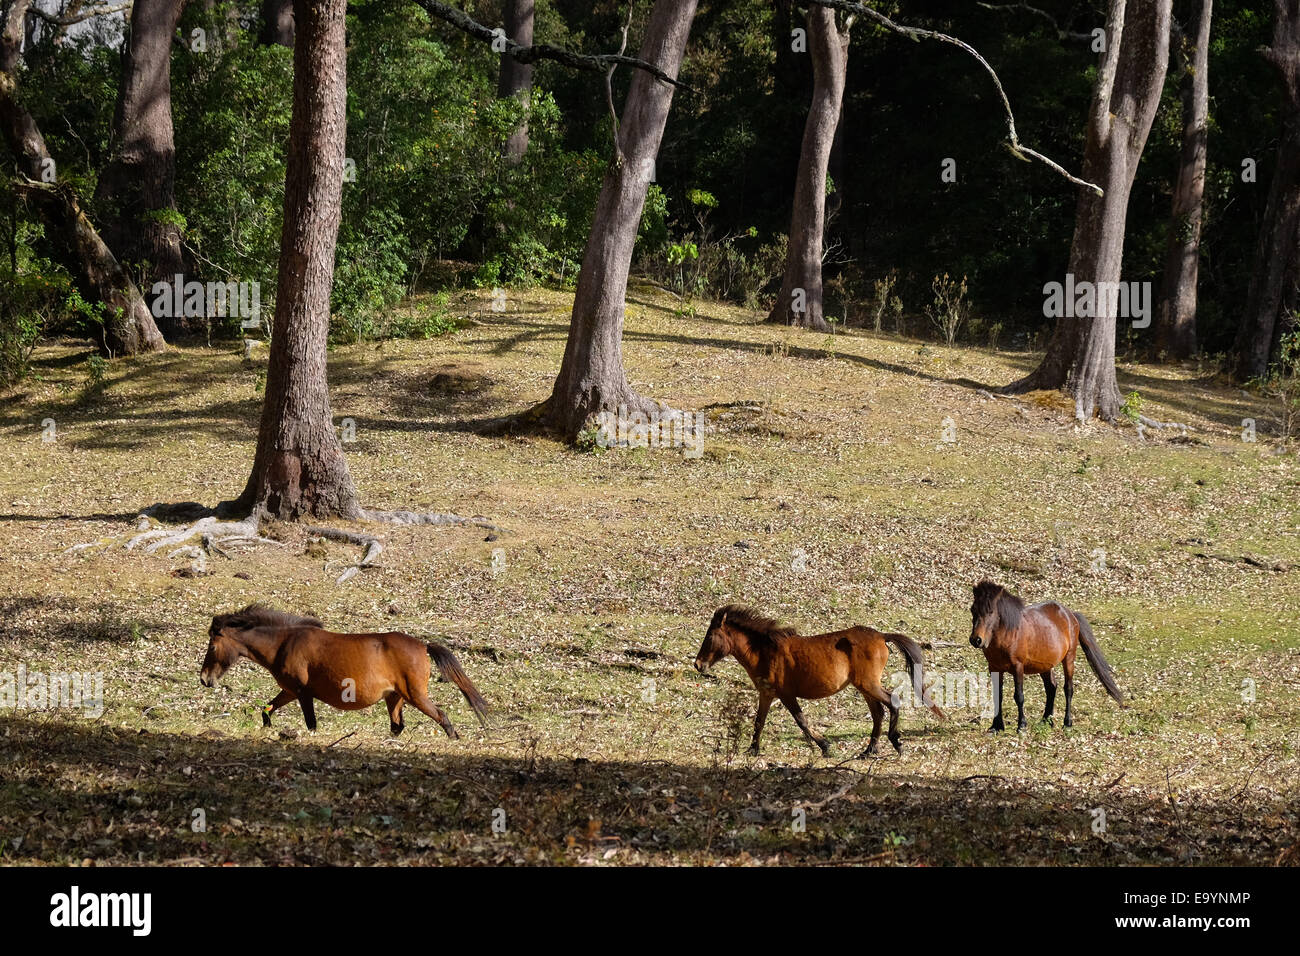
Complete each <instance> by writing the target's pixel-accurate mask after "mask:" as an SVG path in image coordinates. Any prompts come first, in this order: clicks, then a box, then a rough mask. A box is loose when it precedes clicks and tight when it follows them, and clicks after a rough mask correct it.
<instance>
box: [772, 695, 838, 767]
mask: <svg viewBox="0 0 1300 956" xmlns="http://www.w3.org/2000/svg"><path fill="white" fill-rule="evenodd" d="M781 703H782V704H784V705H785V709H786V710H788V711H790V716H791V717H793V718H794V722H795V723H796V724H798V725H799V729H800V730H802V731H803V735H804V736H805V737H806V738H808V742H809V743H810V744H816V745H817V746H818V747H820V748H821V751H822V756H823V757H829V756H830V755H831V745H830V743H829V742H828V741H827V740H826V738H825V737H823V736H822V735H821V734H819V733H817V731H815V730H813V729H812V728H811V727H809V726H808V718H807V717H805V716H804V715H803V711H802V710H801V709H800V707H799V701H798V700H797V699H796V698H794V697H782V698H781Z"/></svg>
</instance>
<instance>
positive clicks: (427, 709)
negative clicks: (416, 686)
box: [410, 693, 460, 740]
mask: <svg viewBox="0 0 1300 956" xmlns="http://www.w3.org/2000/svg"><path fill="white" fill-rule="evenodd" d="M410 700H411V703H412V704H414V705H415V706H416V707H418V708H419V710H420V712H421V713H423V714H427V715H428V716H430V717H432V718H433V719H434V720H436V721H437V722H438V726H439V727H441V728H442V729H443V731H444V732H445V733H446V734H447V736H448V737H450V738H451V739H452V740H459V739H460V734H458V733H456V728H455V727H453V726H452V725H451V721H450V720H448V719H447V715H446V714H444V713H443V712H442V711H441V710H439V709H438V705H437V704H435V703H434V702H433V701H431V700H429V697H428V695H427V694H419V693H417V694H413V695H412V696H411V698H410Z"/></svg>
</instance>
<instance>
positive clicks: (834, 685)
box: [695, 604, 943, 759]
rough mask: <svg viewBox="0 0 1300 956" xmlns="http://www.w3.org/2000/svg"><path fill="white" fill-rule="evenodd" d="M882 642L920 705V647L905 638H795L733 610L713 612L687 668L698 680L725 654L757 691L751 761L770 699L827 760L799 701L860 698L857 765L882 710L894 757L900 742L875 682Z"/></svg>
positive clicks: (892, 708) (893, 710)
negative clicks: (864, 723)
mask: <svg viewBox="0 0 1300 956" xmlns="http://www.w3.org/2000/svg"><path fill="white" fill-rule="evenodd" d="M887 643H888V644H894V645H896V646H897V647H898V649H899V650H900V651H902V652H903V657H904V659H905V660H906V662H907V672H908V674H909V675H911V678H912V684H913V686H914V687H915V688H916V690H917V697H918V698H921V699H925V693H924V687H923V675H922V658H921V647H920V645H919V644H917V643H916V642H915V641H914V640H912V639H911V638H909V637H906V636H904V635H902V634H882V633H880V632H879V631H875V630H872V629H871V628H869V627H862V626H861V625H856V626H854V627H850V628H848V629H847V630H843V631H834V632H832V633H830V634H815V635H811V636H808V637H803V636H801V635H800V634H799V633H798V632H797V631H796V630H795V629H794V628H792V627H783V626H782V625H781V624H779V623H778V622H776V621H774V620H773V619H772V618H768V617H762V616H761V615H759V614H757V613H755V612H754V611H753V610H752V609H751V608H748V607H743V606H741V605H739V604H729V605H727V606H726V607H720V608H718V610H717V611H716V612H715V613H714V615H713V620H712V621H711V622H709V629H708V631H706V632H705V634H704V643H703V644H701V645H700V652H699V654H697V655H696V657H695V669H696V670H697V671H699V672H700V673H701V674H703V673H706V672H707V671H708V669H709V668H710V667H712V666H713V665H714V664H716V663H717V662H718V661H720V660H722V658H724V657H726V656H728V655H731V656H732V657H734V658H735V659H736V660H737V661H739V662H740V666H741V667H743V668H745V671H746V672H747V673H748V674H749V679H750V680H752V681H753V682H754V687H755V689H757V690H758V716H757V717H755V718H754V742H753V744H752V745H751V746H750V748H749V753H750V755H751V756H757V755H758V739H759V737H760V736H761V735H762V733H763V723H764V722H765V721H766V720H767V710H768V708H769V707H771V706H772V701H773V700H774V699H775V700H779V701H781V703H782V704H783V705H785V709H786V710H788V711H790V716H792V717H793V718H794V721H795V723H796V724H798V725H799V729H800V730H802V731H803V735H804V737H806V738H807V739H808V742H809V743H812V744H816V745H817V746H818V747H820V748H821V751H822V755H823V756H829V755H830V751H831V748H830V744H829V743H827V741H826V738H825V737H823V736H821V735H820V734H818V733H817V732H816V731H814V730H813V729H812V728H811V727H809V726H808V721H807V719H806V718H805V717H804V715H803V711H802V710H801V709H800V708H799V698H800V697H802V698H804V699H805V700H820V699H821V698H823V697H830V696H832V695H833V694H838V693H839V692H840V691H842V690H843V689H844V688H845V687H848V686H849V685H850V684H852V685H853V686H854V687H856V688H857V689H858V692H859V693H861V694H862V696H863V697H865V698H866V700H867V707H869V708H870V710H871V721H872V727H871V743H869V744H868V745H867V749H866V750H864V751H863V752H862V753H861V754H860V755H859V759H862V758H864V757H868V756H870V755H872V754H874V753H876V751H877V750H878V741H879V740H880V722H881V719H882V718H883V717H884V714H885V709H886V708H888V709H889V742H890V743H891V744H893V745H894V749H895V750H897V751H900V752H901V751H902V749H903V740H902V735H901V734H900V733H899V732H898V703H897V702H896V701H895V699H894V696H893V695H892V694H891V693H890V692H889V691H887V690H885V688H884V687H882V686H881V683H880V677H881V675H882V674H883V673H884V671H885V661H886V659H888V657H889V648H888V647H886V646H885V645H886V644H887ZM927 703H929V702H928V700H927ZM929 707H930V710H932V711H934V713H935V714H936V715H937V716H939V717H942V716H943V712H942V711H941V710H939V708H938V707H936V706H934V705H933V704H929Z"/></svg>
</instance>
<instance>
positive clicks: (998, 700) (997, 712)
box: [989, 671, 1006, 734]
mask: <svg viewBox="0 0 1300 956" xmlns="http://www.w3.org/2000/svg"><path fill="white" fill-rule="evenodd" d="M989 682H990V683H991V684H992V685H993V701H994V705H995V706H994V709H993V726H992V727H990V728H989V733H991V734H996V733H999V732H1000V731H1002V730H1004V729H1005V728H1006V724H1004V723H1002V672H1001V671H989Z"/></svg>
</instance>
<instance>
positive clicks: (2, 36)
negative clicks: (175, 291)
mask: <svg viewBox="0 0 1300 956" xmlns="http://www.w3.org/2000/svg"><path fill="white" fill-rule="evenodd" d="M30 9H31V0H5V2H3V3H0V24H2V29H3V32H2V33H0V135H2V136H3V137H4V139H5V142H6V144H7V145H8V146H9V150H10V152H11V153H13V156H14V160H15V162H16V163H17V166H18V173H19V178H18V179H17V180H15V182H14V184H13V188H14V189H16V190H17V191H19V192H20V193H22V194H23V195H25V196H27V197H28V198H29V199H30V200H31V202H32V203H33V205H34V206H35V207H36V208H37V209H38V210H39V211H40V214H41V216H42V218H43V219H44V221H45V223H46V227H47V230H48V231H47V235H48V237H49V238H50V239H51V240H52V242H53V246H54V252H55V255H56V256H57V257H58V258H59V259H60V260H61V262H62V263H63V265H64V267H65V268H67V270H68V272H69V273H71V275H72V277H73V279H74V281H75V282H76V284H77V289H78V290H79V291H80V293H81V295H82V296H83V297H84V298H85V299H86V300H87V301H89V302H91V303H93V304H94V305H96V306H97V307H98V308H99V310H100V314H101V317H102V319H103V323H104V324H103V335H102V337H101V339H100V347H101V348H102V350H103V351H104V352H105V353H107V354H109V355H136V354H138V353H141V352H158V351H162V350H163V349H165V348H166V347H167V346H166V343H165V342H164V341H163V337H162V334H161V333H160V332H159V331H158V326H157V325H156V324H155V323H154V320H153V316H152V315H150V313H149V307H148V306H147V305H146V304H145V301H144V298H143V296H141V295H140V290H139V288H138V287H137V286H136V284H135V282H133V281H132V279H131V277H130V275H128V274H127V271H126V270H125V269H124V268H122V265H121V263H120V262H119V261H118V259H117V257H116V256H115V255H114V254H113V251H112V250H111V249H110V248H109V247H108V245H107V244H106V243H105V242H104V240H103V238H102V237H101V236H100V234H99V231H98V229H96V227H95V224H94V223H93V222H92V221H91V219H90V217H89V216H87V215H86V213H85V211H84V210H83V209H82V206H81V202H80V199H79V198H78V196H77V194H76V191H75V190H74V189H73V188H72V186H71V185H70V184H69V183H66V182H63V181H60V180H59V179H58V177H57V168H58V167H57V166H56V164H55V162H54V158H53V157H52V156H51V155H50V151H49V149H48V148H47V147H46V144H45V137H44V136H42V135H41V130H40V127H38V126H37V124H36V120H35V119H34V118H33V117H32V114H31V113H30V112H28V110H27V108H26V107H25V106H24V105H23V103H22V101H21V97H20V90H19V83H18V79H19V68H20V66H21V64H22V49H23V39H24V33H25V28H24V23H25V20H26V18H27V12H28V10H30Z"/></svg>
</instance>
